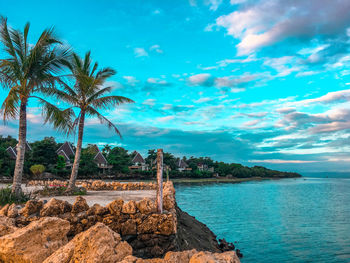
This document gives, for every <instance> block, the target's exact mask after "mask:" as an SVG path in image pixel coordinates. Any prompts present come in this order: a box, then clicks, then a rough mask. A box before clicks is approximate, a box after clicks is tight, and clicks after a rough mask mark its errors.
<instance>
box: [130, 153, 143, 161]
mask: <svg viewBox="0 0 350 263" xmlns="http://www.w3.org/2000/svg"><path fill="white" fill-rule="evenodd" d="M132 162H133V163H145V159H143V157H142V156H141V154H140V153H138V152H136V155H135V156H134V158H133V159H132Z"/></svg>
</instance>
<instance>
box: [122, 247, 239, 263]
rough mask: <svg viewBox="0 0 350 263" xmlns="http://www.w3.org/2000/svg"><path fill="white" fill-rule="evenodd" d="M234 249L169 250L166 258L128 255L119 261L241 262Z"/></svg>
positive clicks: (171, 262) (134, 262) (167, 262)
mask: <svg viewBox="0 0 350 263" xmlns="http://www.w3.org/2000/svg"><path fill="white" fill-rule="evenodd" d="M239 262H240V261H239V259H238V257H237V255H236V253H235V252H234V251H230V252H224V253H210V252H198V251H196V250H195V249H193V250H187V251H182V252H168V253H166V255H165V256H164V258H152V259H141V258H137V257H134V256H127V257H125V258H124V260H122V261H120V262H119V263H239Z"/></svg>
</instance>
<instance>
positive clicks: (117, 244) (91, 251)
mask: <svg viewBox="0 0 350 263" xmlns="http://www.w3.org/2000/svg"><path fill="white" fill-rule="evenodd" d="M131 254H132V248H131V246H130V245H129V244H128V243H127V242H125V241H121V237H120V235H119V234H117V233H115V232H114V231H113V230H111V229H110V228H109V227H107V226H106V225H104V224H102V223H97V224H96V225H94V226H93V227H91V228H89V229H88V230H87V231H85V232H82V233H80V234H78V235H77V236H75V237H74V238H73V239H72V240H71V241H70V242H69V243H68V244H66V245H65V246H63V247H61V248H60V249H58V250H57V251H56V252H55V253H53V254H52V255H51V256H50V257H48V258H47V259H46V260H45V261H44V263H68V262H80V263H95V262H96V263H97V262H104V263H115V262H119V261H121V260H123V259H124V258H125V257H126V256H129V255H131Z"/></svg>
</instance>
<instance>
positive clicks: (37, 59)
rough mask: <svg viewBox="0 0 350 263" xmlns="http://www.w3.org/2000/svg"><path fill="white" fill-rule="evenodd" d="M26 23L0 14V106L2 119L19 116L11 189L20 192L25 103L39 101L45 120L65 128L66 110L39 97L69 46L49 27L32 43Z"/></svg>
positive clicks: (51, 82) (50, 84) (52, 82)
mask: <svg viewBox="0 0 350 263" xmlns="http://www.w3.org/2000/svg"><path fill="white" fill-rule="evenodd" d="M29 27H30V25H29V23H27V24H26V25H25V27H24V29H23V32H21V31H20V30H15V29H13V28H11V27H8V25H7V19H6V18H4V17H0V43H2V45H3V51H4V53H5V54H6V58H2V59H0V84H1V85H2V86H3V88H5V89H7V90H8V91H9V92H8V95H7V97H6V99H5V101H4V102H3V104H2V107H1V114H2V115H3V120H4V122H6V121H8V120H10V119H16V118H17V117H18V116H19V132H18V144H17V158H16V165H15V171H14V176H13V185H12V192H13V193H15V194H16V195H19V194H20V192H21V190H22V189H21V182H22V173H23V165H24V154H25V150H26V147H25V145H26V138H27V107H28V101H29V100H30V99H31V98H36V99H38V100H39V102H40V103H41V105H42V110H43V115H44V116H45V122H47V121H50V122H53V123H54V126H55V127H56V128H60V129H65V128H66V127H67V126H66V125H67V122H66V120H67V118H65V116H68V115H69V114H70V113H69V110H68V111H65V112H64V114H65V116H63V114H61V113H63V112H60V111H59V109H58V108H57V107H55V106H54V105H53V104H51V103H49V102H48V101H47V100H46V99H44V98H42V97H40V95H44V96H45V97H46V96H47V95H48V92H47V91H49V90H50V89H51V88H52V87H54V86H55V84H56V83H57V81H58V80H59V77H58V76H57V74H58V73H59V72H60V70H61V69H62V68H63V67H62V66H63V63H64V61H65V60H66V58H68V56H69V53H70V52H69V49H67V48H65V47H64V46H63V45H62V43H61V42H60V41H59V40H58V39H57V38H56V37H55V35H54V30H53V28H49V29H46V30H44V31H43V32H42V34H41V35H40V37H39V39H38V41H37V42H36V44H35V45H31V44H30V43H28V32H29Z"/></svg>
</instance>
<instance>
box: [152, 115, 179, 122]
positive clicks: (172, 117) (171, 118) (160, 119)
mask: <svg viewBox="0 0 350 263" xmlns="http://www.w3.org/2000/svg"><path fill="white" fill-rule="evenodd" d="M174 118H175V116H166V117H159V118H157V119H156V120H157V121H158V122H167V121H171V120H173V119H174Z"/></svg>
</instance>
